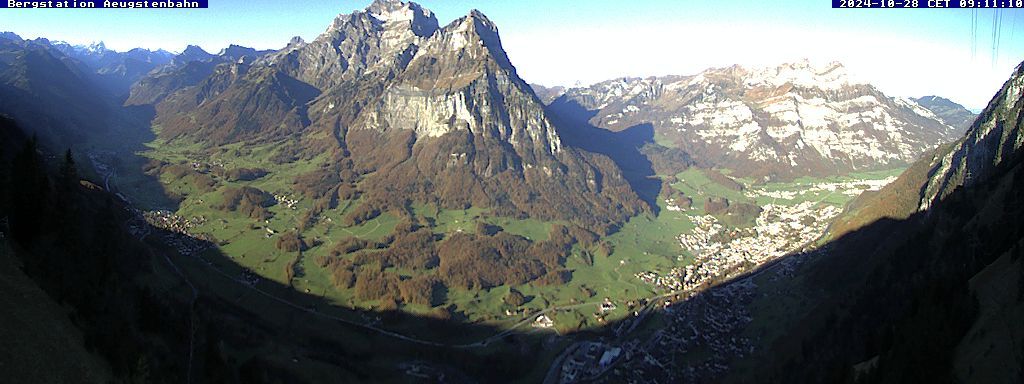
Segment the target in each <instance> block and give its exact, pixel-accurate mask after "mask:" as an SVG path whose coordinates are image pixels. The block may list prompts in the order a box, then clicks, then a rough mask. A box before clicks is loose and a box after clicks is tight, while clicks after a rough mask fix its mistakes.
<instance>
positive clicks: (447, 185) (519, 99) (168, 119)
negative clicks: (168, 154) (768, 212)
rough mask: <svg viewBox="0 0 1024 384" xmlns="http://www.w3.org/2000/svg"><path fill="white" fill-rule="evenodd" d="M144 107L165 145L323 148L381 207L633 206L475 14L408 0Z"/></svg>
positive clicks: (307, 154) (513, 209)
mask: <svg viewBox="0 0 1024 384" xmlns="http://www.w3.org/2000/svg"><path fill="white" fill-rule="evenodd" d="M156 109H157V112H158V114H157V118H156V123H157V124H159V125H161V127H162V130H161V134H162V135H163V136H164V137H165V138H168V139H180V140H189V141H198V142H205V143H207V144H208V145H210V146H216V145H221V144H227V143H232V142H239V141H246V142H262V143H277V144H278V145H279V148H280V151H281V154H282V156H280V159H281V160H282V161H285V162H287V161H292V160H294V159H298V158H313V157H316V156H318V155H320V154H322V153H324V152H328V153H332V154H333V155H332V156H333V157H334V158H335V163H334V164H335V165H334V167H336V168H350V169H351V170H353V171H355V173H356V174H359V175H362V176H360V177H359V186H360V188H362V189H364V190H365V192H367V194H366V196H372V199H371V200H376V201H371V202H369V203H368V204H377V205H379V206H380V207H381V208H387V207H394V206H396V205H402V204H403V203H402V202H403V201H405V200H409V199H411V200H413V201H425V202H436V203H438V204H440V205H442V206H444V207H460V208H464V207H467V206H487V207H492V208H494V209H495V210H496V212H497V213H499V214H503V215H523V214H526V215H529V216H535V217H542V218H573V217H582V218H583V220H585V221H587V220H589V221H591V223H592V224H595V226H596V227H600V228H603V227H608V226H609V225H614V224H613V223H615V222H621V221H622V220H624V219H625V218H626V217H628V216H630V215H633V214H636V213H637V212H639V210H640V209H642V206H643V204H642V203H641V202H639V200H637V197H636V194H635V193H633V191H632V190H631V188H630V186H629V184H628V183H626V181H625V180H624V179H623V178H622V176H621V173H620V171H619V169H618V168H617V167H616V166H615V165H614V163H613V162H611V161H610V160H609V159H608V158H607V157H604V156H601V155H596V154H593V153H589V152H585V151H581V150H578V149H574V148H566V147H564V146H563V145H562V141H561V139H560V137H559V134H558V132H557V130H556V128H555V126H554V125H553V124H552V122H551V121H550V119H549V118H548V116H547V115H546V112H545V108H544V105H543V103H541V101H540V100H539V99H538V98H537V96H536V95H535V94H534V93H533V91H532V89H531V88H530V86H529V85H528V84H527V83H526V82H524V81H523V80H522V79H520V78H519V76H518V74H517V73H516V69H515V67H514V66H513V65H512V63H511V61H510V60H509V58H508V56H507V55H506V53H505V51H504V49H503V48H502V46H501V40H500V37H499V34H498V29H497V27H496V26H495V25H494V23H493V22H492V21H491V20H490V19H488V18H487V17H486V16H484V15H483V14H482V13H480V12H478V11H475V10H474V11H472V12H470V13H469V14H467V15H466V16H464V17H461V18H459V19H457V20H455V21H454V22H452V23H450V24H448V25H446V26H444V27H440V26H439V24H438V22H437V19H436V17H435V16H434V14H433V13H432V12H431V11H430V10H428V9H426V8H423V7H421V6H420V5H418V4H416V3H412V2H402V1H397V0H377V1H375V2H374V3H373V4H371V5H370V6H369V7H368V8H366V9H365V10H362V11H356V12H353V13H351V14H345V15H340V16H338V17H337V18H336V19H335V20H334V22H333V23H332V24H331V25H330V26H329V27H328V28H327V30H326V31H325V32H324V33H322V34H321V35H320V36H318V37H317V38H316V39H314V40H313V41H312V42H309V43H305V42H302V41H301V40H293V41H292V43H290V44H289V45H288V46H287V47H285V48H284V49H282V50H280V51H277V52H273V53H270V54H267V55H265V56H263V57H261V58H260V59H258V60H255V61H253V62H252V63H245V62H233V63H225V64H220V65H219V66H217V68H216V69H215V70H214V71H213V73H212V74H211V75H210V76H209V77H207V78H205V79H203V80H202V81H199V82H197V83H195V84H192V85H188V86H184V87H182V88H180V89H176V90H174V91H173V92H172V93H171V94H170V95H169V96H167V97H166V98H165V99H164V100H163V101H159V102H158V103H157V104H156ZM285 154H286V155H285ZM349 181H351V180H347V181H346V182H349ZM513 186H515V187H514V188H513ZM370 192H372V193H370Z"/></svg>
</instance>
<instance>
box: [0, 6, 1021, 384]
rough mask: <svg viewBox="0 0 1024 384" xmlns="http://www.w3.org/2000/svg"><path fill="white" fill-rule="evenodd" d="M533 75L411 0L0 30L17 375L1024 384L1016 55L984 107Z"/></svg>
mask: <svg viewBox="0 0 1024 384" xmlns="http://www.w3.org/2000/svg"><path fill="white" fill-rule="evenodd" d="M282 43H284V42H283V41H282ZM513 59H514V57H511V58H510V57H509V55H508V54H507V53H506V51H505V49H504V48H503V46H502V41H501V37H500V35H499V31H498V27H497V26H496V25H495V23H494V22H493V21H492V20H491V19H489V18H488V17H487V16H485V15H484V14H483V13H481V12H480V11H477V10H471V11H469V12H468V13H466V14H465V16H462V17H459V18H457V19H456V20H454V21H452V22H450V23H447V24H446V25H442V24H441V23H439V21H438V19H437V17H436V16H435V14H434V13H433V12H432V11H430V10H429V9H427V8H425V7H423V6H421V5H419V4H416V3H413V2H403V1H399V0H376V1H374V2H373V3H372V4H370V5H369V6H368V7H367V8H365V9H362V10H356V11H352V12H351V13H345V14H341V15H339V16H337V17H336V18H335V19H334V21H333V22H332V23H331V24H330V25H328V26H327V28H326V30H324V31H323V32H322V33H321V34H320V35H319V36H316V37H315V38H314V39H312V41H305V40H304V39H302V38H300V37H295V38H292V39H291V41H289V42H287V44H286V45H285V46H284V47H283V48H281V49H276V50H257V49H253V48H248V47H243V46H239V45H229V46H228V47H227V48H225V49H223V50H221V51H219V52H217V53H210V52H207V51H205V50H203V49H202V48H200V47H199V46H196V45H189V46H188V47H187V48H186V49H184V50H183V51H182V52H180V53H171V52H167V51H164V50H156V51H153V50H146V49H141V48H139V49H132V50H129V51H126V52H118V51H114V50H110V49H108V48H107V47H106V46H104V44H103V43H96V44H92V45H89V46H79V45H72V44H68V43H64V42H56V41H50V40H47V39H44V38H37V39H23V38H22V37H20V36H18V35H17V34H15V33H13V32H3V33H0V126H2V130H0V185H2V188H0V219H2V220H0V235H2V236H0V276H3V278H2V279H0V286H3V287H4V289H2V290H0V298H2V300H3V302H4V303H5V304H6V305H5V307H7V308H9V311H8V314H7V315H4V316H0V337H3V340H5V347H3V348H2V350H0V367H4V368H3V369H2V370H0V381H4V382H7V381H9V382H90V383H91V382H133V383H134V382H186V383H199V382H209V383H221V382H231V383H307V382H308V383H320V382H459V383H461V382H544V383H556V382H558V383H575V382H608V383H617V382H1006V383H1013V382H1019V380H1020V377H1021V374H1022V373H1021V369H1020V367H1021V366H1024V364H1022V363H1024V360H1022V357H1021V356H1024V349H1021V348H1020V346H1021V345H1024V340H1022V338H1024V328H1022V327H1021V326H1020V325H1019V324H1024V310H1022V308H1024V307H1022V303H1024V301H1022V298H1024V262H1022V261H1021V260H1020V257H1019V256H1020V254H1021V239H1022V238H1024V236H1022V232H1021V227H1020V225H1019V223H1021V222H1024V221H1022V220H1021V206H1020V201H1022V199H1021V191H1020V189H1021V186H1022V183H1021V182H1022V180H1024V179H1022V177H1024V176H1022V175H1021V169H1020V168H1021V154H1020V150H1021V149H1020V147H1021V145H1022V143H1024V139H1022V137H1024V136H1022V135H1021V127H1022V124H1024V117H1022V116H1024V115H1022V114H1021V109H1022V108H1024V94H1022V89H1024V67H1018V69H1017V70H1016V72H1015V73H1014V74H1013V75H1012V77H1011V78H1010V79H1009V81H1007V82H1006V84H1005V85H1004V86H1003V88H1002V89H1000V90H998V93H997V94H996V96H995V97H994V98H993V99H992V101H991V103H990V104H989V106H988V107H987V108H986V109H985V110H983V111H982V112H981V113H980V114H979V115H975V114H974V113H972V112H970V111H969V110H967V109H966V108H964V107H963V106H961V105H959V104H957V103H955V102H953V101H951V100H949V99H946V98H943V97H940V96H925V97H920V98H904V97H896V96H891V95H886V94H885V93H883V92H882V91H880V90H879V88H877V87H876V86H874V85H872V84H868V83H866V82H860V81H856V80H853V79H855V78H856V76H855V75H853V74H847V69H846V68H845V67H844V66H843V65H842V64H840V63H837V62H833V63H828V64H824V65H820V64H814V63H811V62H809V61H807V60H804V61H797V62H792V63H783V64H779V65H777V66H769V67H752V66H743V65H734V66H731V67H725V68H710V69H707V70H704V71H702V72H700V73H696V74H679V75H672V76H662V77H650V78H620V79H614V80H608V81H603V82H599V83H596V84H592V85H589V86H577V87H569V88H567V87H545V86H543V85H539V84H535V83H528V82H527V81H526V80H524V79H522V78H521V77H520V76H519V74H518V72H517V70H516V67H515V66H514V65H513ZM936 81H940V80H939V79H937V80H936ZM948 96H955V95H948ZM1007 341H1008V342H1007ZM58 351H59V352H58ZM54 353H59V354H60V356H61V357H60V358H53V357H52V356H53V354H54Z"/></svg>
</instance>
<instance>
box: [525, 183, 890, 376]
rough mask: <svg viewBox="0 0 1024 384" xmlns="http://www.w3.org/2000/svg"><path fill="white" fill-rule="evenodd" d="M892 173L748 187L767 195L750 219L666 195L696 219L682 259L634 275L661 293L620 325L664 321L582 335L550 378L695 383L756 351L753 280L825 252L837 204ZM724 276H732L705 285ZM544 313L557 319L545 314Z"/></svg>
mask: <svg viewBox="0 0 1024 384" xmlns="http://www.w3.org/2000/svg"><path fill="white" fill-rule="evenodd" d="M894 180H895V177H893V176H886V177H878V178H874V179H858V180H843V181H827V182H817V183H814V184H813V185H811V186H808V187H805V189H803V190H800V191H797V190H769V189H767V188H751V189H747V190H745V191H744V194H745V195H746V196H747V197H749V198H750V199H751V200H753V201H766V203H765V204H763V205H761V206H760V208H761V209H760V213H759V214H758V215H757V217H756V218H755V219H754V220H753V223H752V225H750V226H745V227H744V226H731V225H729V224H727V223H725V222H723V221H722V220H721V218H720V217H716V216H715V215H711V214H707V213H706V212H701V211H700V210H699V209H697V208H693V207H679V206H678V205H675V204H674V202H675V201H673V200H669V201H666V203H667V205H668V210H669V211H670V212H673V213H678V214H683V215H685V216H686V218H687V219H688V220H690V221H691V222H692V224H693V227H692V229H691V230H690V231H688V232H686V233H681V234H679V236H678V237H677V239H676V241H677V242H678V245H679V251H680V253H679V256H678V261H679V266H676V267H672V268H670V269H668V270H649V271H643V272H640V273H637V274H636V276H635V277H636V278H637V279H639V280H641V281H643V282H644V283H646V284H648V285H650V286H652V287H654V289H655V290H656V291H657V292H662V294H660V295H659V296H657V297H655V298H653V299H651V300H644V301H643V305H642V306H641V307H639V309H638V310H637V311H635V312H633V315H634V316H633V318H627V319H625V320H623V326H628V325H629V324H630V323H631V322H633V321H634V320H638V319H637V318H638V317H641V316H642V315H645V314H646V313H647V312H648V311H654V310H658V311H659V315H660V316H662V318H663V319H664V321H665V322H666V323H667V325H666V326H663V327H660V328H659V329H658V330H656V331H654V332H653V333H641V334H638V335H633V334H631V333H630V332H616V333H615V334H614V337H609V338H607V340H604V341H602V342H597V341H581V342H578V343H576V344H574V345H573V346H572V347H570V348H569V349H568V350H567V351H566V352H565V353H564V354H563V357H562V360H561V361H559V362H556V364H560V368H558V371H559V372H560V375H558V376H557V378H556V377H555V376H553V375H549V377H548V380H546V382H548V383H554V382H558V383H563V384H568V383H576V382H584V381H592V382H650V381H652V380H655V381H658V382H690V381H703V380H707V379H708V378H711V377H714V375H716V374H717V373H721V372H724V371H726V370H727V369H728V366H727V365H726V364H727V363H728V361H731V360H733V359H734V358H736V357H742V356H745V355H748V354H751V353H753V352H754V351H753V345H754V343H753V341H752V340H751V339H750V338H749V337H748V336H745V335H743V334H742V330H743V329H744V328H745V327H746V325H748V324H749V323H750V322H751V321H753V317H752V314H751V313H750V311H749V309H748V308H747V307H746V305H745V304H746V303H748V302H749V301H750V299H751V297H752V296H751V295H753V293H754V292H755V288H757V284H756V283H755V278H756V277H759V276H767V277H768V278H769V279H779V278H785V277H786V276H788V275H789V274H791V273H792V271H793V270H794V269H795V268H796V266H797V265H799V264H801V263H802V262H804V261H805V260H807V258H809V257H815V256H814V255H820V254H821V253H822V252H827V250H826V249H823V248H822V249H816V248H815V241H816V240H818V239H819V238H820V237H821V236H822V235H823V234H824V233H825V231H826V230H827V227H828V223H830V222H832V220H833V219H834V218H835V217H837V216H838V215H839V214H840V213H842V210H843V204H840V202H846V201H849V200H851V199H852V198H854V197H856V196H859V195H860V194H861V193H863V192H865V191H876V190H878V189H881V188H882V187H884V186H885V185H888V184H889V183H891V182H892V181H894ZM808 196H814V197H816V198H814V199H809V198H807V197H808ZM802 197H803V198H802ZM829 197H837V198H834V199H829ZM758 268H761V269H758ZM754 271H756V272H754ZM731 279H738V280H733V281H730V280H731ZM724 282H728V284H725V285H722V286H720V287H718V288H716V289H713V290H708V288H710V287H712V286H715V285H718V284H720V283H724ZM608 304H609V305H613V304H614V303H611V302H609V303H608ZM631 310H633V307H631ZM537 321H538V322H543V323H544V325H545V326H548V327H550V326H552V325H553V324H550V323H549V322H550V319H549V318H548V317H546V316H544V317H543V319H540V318H538V320H537ZM634 326H635V325H634ZM621 328H623V327H619V329H621ZM630 329H632V328H630ZM684 356H690V357H691V358H690V359H687V358H683V357H684ZM693 356H700V357H701V358H699V359H693V358H692V357H693ZM681 364H682V365H681ZM554 369H555V368H553V370H554Z"/></svg>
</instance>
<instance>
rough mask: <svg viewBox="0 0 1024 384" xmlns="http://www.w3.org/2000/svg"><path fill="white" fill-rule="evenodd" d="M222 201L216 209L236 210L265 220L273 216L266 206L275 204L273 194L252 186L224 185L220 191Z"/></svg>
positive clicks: (256, 218) (253, 217)
mask: <svg viewBox="0 0 1024 384" xmlns="http://www.w3.org/2000/svg"><path fill="white" fill-rule="evenodd" d="M221 194H222V196H223V198H224V201H223V202H222V203H221V204H219V205H217V209H220V210H223V211H226V212H238V213H241V214H243V215H245V216H248V217H249V218H252V219H255V220H266V219H269V218H271V217H273V216H274V214H273V213H271V212H270V211H269V210H267V208H269V207H272V206H274V205H275V204H277V200H275V199H274V195H271V194H270V193H267V192H265V191H263V190H261V189H258V188H253V187H241V188H235V187H226V188H224V190H223V191H222V192H221Z"/></svg>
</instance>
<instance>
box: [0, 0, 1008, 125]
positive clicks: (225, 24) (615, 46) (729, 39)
mask: <svg viewBox="0 0 1024 384" xmlns="http://www.w3.org/2000/svg"><path fill="white" fill-rule="evenodd" d="M370 3H371V1H370V0H362V1H351V0H344V1H310V2H308V3H304V4H302V5H301V6H298V5H295V4H287V3H282V2H275V1H269V0H261V1H247V2H242V1H239V0H214V1H211V2H210V8H209V9H190V10H170V9H138V10H110V9H97V10H88V9H76V10H54V9H45V10H44V9H37V10H17V11H15V10H6V11H4V12H9V13H10V14H14V13H15V12H17V17H16V18H15V17H10V16H7V15H8V14H5V13H0V18H2V19H6V20H3V21H4V24H5V27H3V29H5V30H9V31H11V32H14V33H17V34H19V35H21V36H22V37H23V38H28V39H34V38H38V37H45V38H47V39H50V40H59V41H67V42H69V43H72V44H83V45H87V44H90V43H95V42H100V41H102V42H104V44H105V45H106V46H107V47H108V48H109V49H114V50H118V51H125V50H128V49H131V48H137V47H138V48H147V49H166V50H168V51H172V52H180V51H181V50H183V49H184V48H185V47H186V46H187V45H198V46H200V47H202V48H203V49H205V50H207V51H210V52H213V53H216V52H218V51H219V50H221V49H223V48H225V47H227V46H228V45H229V44H238V45H243V46H249V47H253V48H257V49H280V48H282V47H284V46H285V44H287V42H288V40H289V39H291V38H292V37H293V36H300V37H302V38H303V39H305V40H307V41H310V40H312V39H314V38H315V37H316V36H318V35H319V34H320V33H322V32H323V30H324V29H326V27H327V26H328V25H329V24H330V23H331V21H332V20H333V19H334V18H335V17H336V16H337V15H338V14H347V13H351V12H352V11H355V10H361V9H363V8H365V7H366V6H368V5H369V4H370ZM418 3H420V4H421V5H423V6H424V7H425V8H428V9H430V10H432V11H434V12H435V14H436V15H437V18H438V21H439V22H440V24H441V25H445V24H447V23H449V22H451V21H452V20H454V19H457V18H459V17H461V16H462V15H465V14H467V13H468V12H469V10H470V9H474V8H476V9H479V10H481V11H482V12H483V13H484V14H486V15H487V16H488V17H489V18H491V19H492V20H493V21H494V22H495V23H496V24H497V25H498V28H499V29H500V33H501V37H502V43H503V45H504V48H505V50H506V51H507V52H508V54H509V57H510V59H511V60H512V63H513V64H514V65H515V66H516V68H517V70H518V72H519V74H520V76H521V77H522V78H523V79H524V80H526V81H528V82H531V83H537V84H542V85H546V86H574V85H589V84H593V83H596V82H600V81H605V80H610V79H616V78H622V77H649V76H664V75H691V74H696V73H698V72H700V71H703V70H705V69H708V68H718V67H727V66H730V65H734V64H739V65H745V66H773V65H777V64H780V63H787V62H794V61H799V60H802V59H808V60H810V61H812V62H815V63H824V62H830V61H839V62H841V63H843V64H844V65H845V66H846V67H847V68H848V70H849V73H850V75H851V77H852V79H854V80H856V81H861V82H868V83H871V84H874V85H876V86H878V87H879V88H880V89H881V90H882V91H884V92H886V93H887V94H889V95H890V96H902V97H920V96H927V95H937V96H942V97H945V98H948V99H951V100H953V101H955V102H958V103H960V104H963V105H964V106H966V107H967V108H970V109H973V110H977V109H981V108H983V107H984V106H985V105H986V104H987V103H988V101H989V99H990V98H991V97H992V95H993V94H994V93H995V91H996V90H997V89H998V88H999V87H1000V86H1001V85H1002V83H1003V82H1004V81H1005V79H1006V77H1007V76H1008V75H1009V74H1010V73H1011V72H1012V70H1013V69H1014V68H1015V67H1016V65H1017V64H1019V63H1020V61H1021V60H1024V41H1022V39H1021V38H1022V37H1024V36H1021V35H1024V33H1017V32H1018V31H1017V30H1018V29H1022V28H1024V21H1022V20H1019V19H1024V17H1021V11H1019V10H1014V11H1010V10H1003V11H1001V12H1002V20H1001V25H1002V28H1001V29H1000V31H999V34H998V35H999V38H998V39H997V40H993V27H992V26H993V24H994V23H995V20H994V16H995V14H994V11H993V10H980V11H978V12H977V21H978V27H977V32H976V34H974V35H975V36H976V39H974V40H973V41H974V43H972V31H971V26H972V17H973V15H974V11H971V10H962V9H946V10H938V9H874V10H862V9H858V10H850V9H832V8H831V4H829V3H827V2H817V1H815V2H806V1H805V2H801V1H786V2H772V3H770V4H767V3H761V2H756V1H729V2H714V3H709V2H690V1H663V0H657V1H645V2H643V3H641V4H624V3H619V2H615V1H611V0H599V1H592V2H587V3H585V4H580V3H577V2H565V1H561V2H543V1H537V0H529V1H520V2H513V3H510V2H507V1H506V2H502V1H494V0H480V1H473V2H470V1H461V0H460V1H444V0H438V1H421V2H418ZM524 9H526V10H528V11H523V10H524ZM112 19H114V20H116V22H111V20H112ZM182 27H186V28H182ZM993 41H998V51H996V52H995V53H994V52H993V45H994V44H993ZM994 55H997V57H996V60H995V61H993V60H992V59H993V56H994ZM938 79H941V81H939V80H938Z"/></svg>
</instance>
